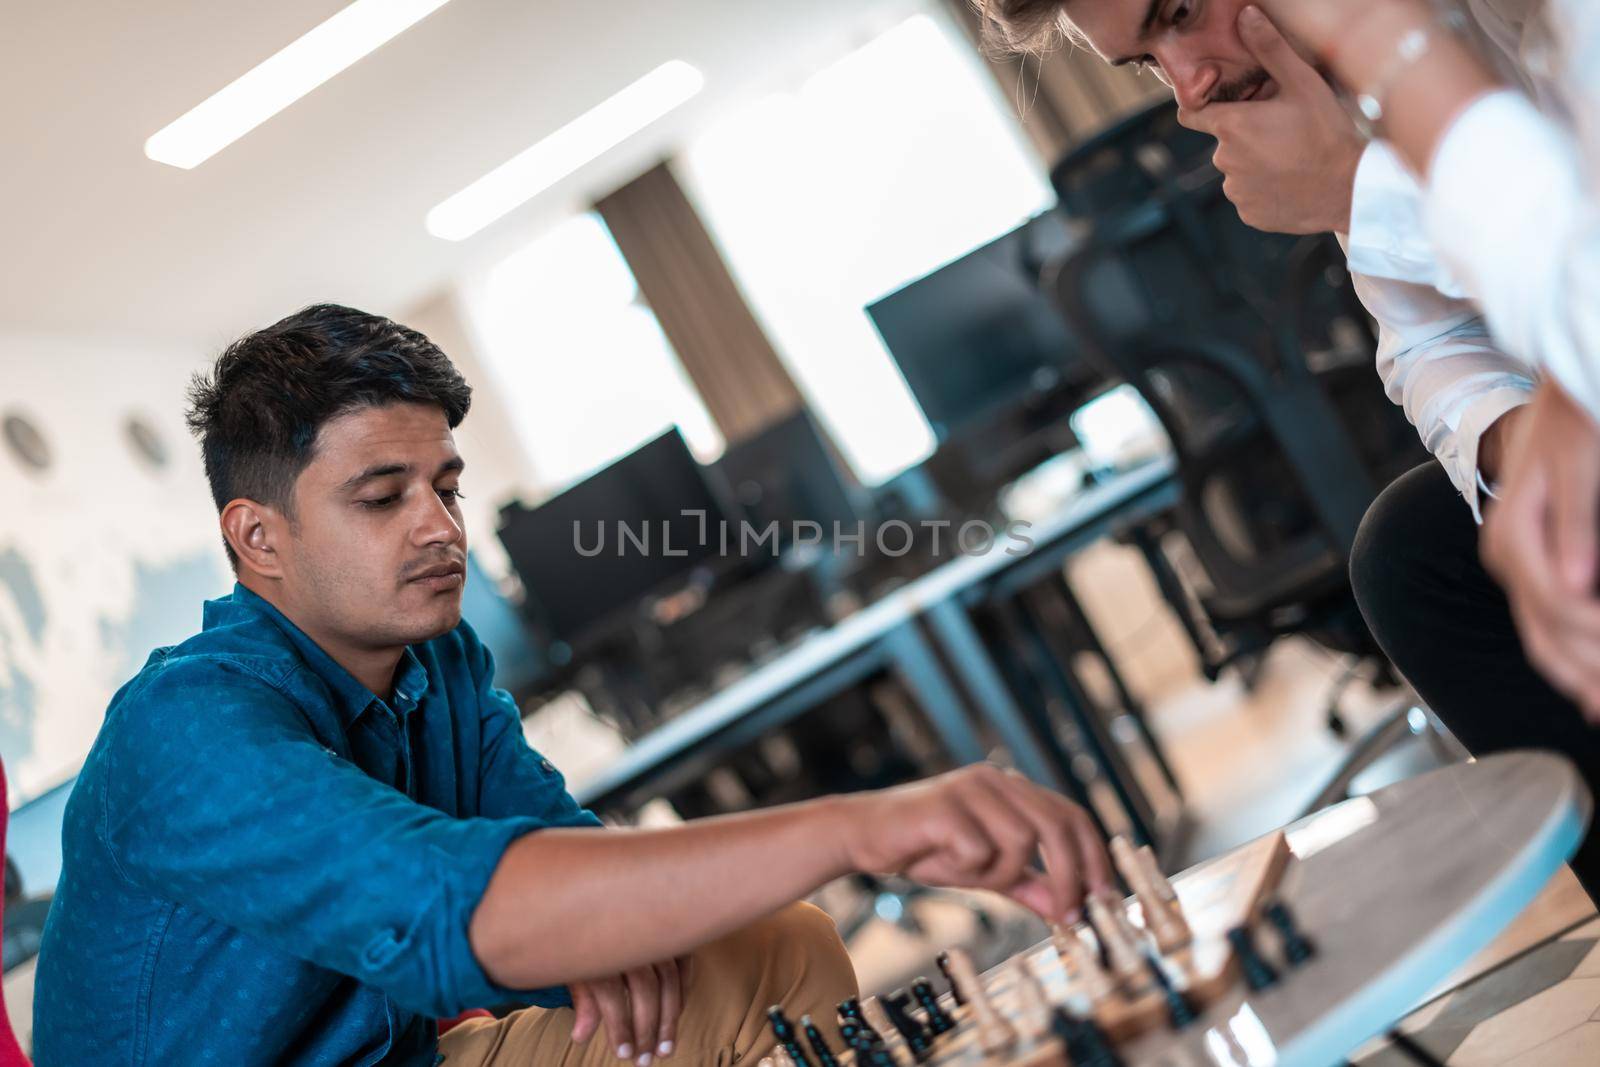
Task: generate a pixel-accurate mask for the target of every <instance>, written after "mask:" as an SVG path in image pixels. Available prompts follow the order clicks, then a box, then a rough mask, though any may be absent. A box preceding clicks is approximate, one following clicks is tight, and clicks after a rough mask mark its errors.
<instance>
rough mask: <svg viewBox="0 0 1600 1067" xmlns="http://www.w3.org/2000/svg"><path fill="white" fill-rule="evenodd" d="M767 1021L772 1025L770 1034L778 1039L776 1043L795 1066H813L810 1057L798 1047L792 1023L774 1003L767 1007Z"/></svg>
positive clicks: (797, 1037)
mask: <svg viewBox="0 0 1600 1067" xmlns="http://www.w3.org/2000/svg"><path fill="white" fill-rule="evenodd" d="M767 1022H768V1023H770V1024H771V1025H772V1036H773V1037H775V1038H777V1039H778V1045H779V1046H780V1047H781V1048H782V1049H783V1051H785V1052H787V1053H788V1054H789V1058H790V1059H791V1060H794V1062H795V1067H813V1065H812V1063H811V1057H809V1056H807V1055H806V1050H805V1049H803V1048H801V1047H800V1036H799V1035H798V1034H796V1033H795V1031H794V1023H792V1022H790V1021H789V1017H788V1016H787V1015H785V1014H784V1013H783V1008H782V1007H780V1006H779V1005H777V1004H774V1005H773V1006H772V1007H770V1008H768V1009H767Z"/></svg>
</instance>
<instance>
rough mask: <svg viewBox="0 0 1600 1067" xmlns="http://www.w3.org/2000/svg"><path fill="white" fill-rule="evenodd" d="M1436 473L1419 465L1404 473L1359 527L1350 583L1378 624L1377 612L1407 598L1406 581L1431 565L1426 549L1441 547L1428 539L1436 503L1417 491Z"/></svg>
mask: <svg viewBox="0 0 1600 1067" xmlns="http://www.w3.org/2000/svg"><path fill="white" fill-rule="evenodd" d="M1432 475H1433V472H1431V471H1426V472H1424V471H1413V472H1412V473H1411V474H1409V475H1403V476H1401V477H1400V478H1399V479H1397V480H1396V481H1395V482H1394V484H1392V485H1390V486H1389V487H1388V488H1386V489H1385V490H1384V491H1383V492H1381V493H1379V494H1378V497H1377V499H1376V500H1374V501H1373V502H1372V506H1371V507H1369V508H1368V509H1367V513H1366V515H1365V516H1363V517H1362V519H1361V526H1360V528H1359V529H1358V530H1357V531H1356V538H1355V543H1354V544H1353V545H1352V546H1351V549H1350V586H1351V588H1352V589H1353V590H1354V591H1355V595H1356V603H1357V604H1359V605H1360V606H1361V611H1362V613H1363V614H1365V615H1366V617H1367V620H1368V622H1369V623H1371V624H1373V625H1374V626H1377V625H1378V622H1377V619H1376V618H1375V616H1377V617H1382V616H1385V615H1387V614H1388V605H1389V604H1390V603H1391V602H1392V601H1394V600H1395V599H1396V598H1397V595H1398V596H1399V597H1400V599H1402V600H1403V599H1405V594H1404V593H1402V587H1403V586H1405V585H1406V584H1408V583H1414V582H1415V581H1416V580H1417V579H1418V578H1419V577H1420V571H1421V569H1422V568H1425V567H1426V566H1427V565H1428V561H1427V560H1426V558H1425V557H1424V555H1423V554H1424V553H1426V552H1427V551H1428V550H1429V549H1430V547H1437V546H1430V545H1428V544H1426V543H1425V542H1428V541H1430V540H1431V538H1429V537H1427V536H1426V534H1425V531H1424V529H1423V528H1424V527H1425V526H1427V525H1428V524H1429V519H1430V518H1431V517H1432V516H1431V515H1429V514H1428V512H1429V511H1430V509H1431V508H1432V507H1434V504H1433V503H1432V502H1431V501H1429V500H1427V499H1424V497H1423V495H1422V494H1419V492H1418V491H1417V489H1418V485H1417V483H1418V482H1421V481H1425V480H1426V479H1428V478H1431V477H1432ZM1458 506H1463V507H1464V505H1458ZM1419 550H1420V551H1419Z"/></svg>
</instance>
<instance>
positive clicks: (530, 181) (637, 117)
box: [427, 59, 705, 241]
mask: <svg viewBox="0 0 1600 1067" xmlns="http://www.w3.org/2000/svg"><path fill="white" fill-rule="evenodd" d="M704 85H705V76H704V75H703V74H701V73H700V72H699V71H698V70H696V69H695V68H694V67H692V66H690V65H689V64H687V63H685V62H683V61H682V60H679V59H674V60H672V61H671V62H668V63H663V64H662V65H661V66H659V67H657V68H656V69H655V70H652V71H651V72H650V73H649V74H646V75H645V76H644V77H642V78H640V79H639V80H638V81H636V82H634V83H633V84H632V85H629V86H628V87H627V88H625V89H622V90H621V91H619V92H618V93H616V94H615V95H614V96H611V97H609V98H608V99H606V100H604V101H602V102H601V103H599V104H596V105H595V106H594V107H592V108H590V109H589V110H588V111H586V112H584V113H583V114H582V115H579V116H578V117H577V118H575V119H573V120H572V121H571V122H569V123H567V124H566V125H565V126H563V127H561V128H560V129H559V130H557V131H556V132H554V133H552V134H551V135H550V136H548V137H546V138H545V139H544V140H542V141H540V142H538V143H537V144H535V145H534V146H533V147H531V148H527V149H524V150H523V151H521V152H519V153H517V154H516V155H514V156H512V157H511V158H510V159H508V160H506V161H505V162H504V163H502V164H500V165H499V166H498V167H496V168H494V170H491V171H490V172H489V173H487V174H485V175H484V176H483V177H481V178H479V179H478V180H477V181H475V182H473V183H472V184H471V185H469V186H467V187H466V188H465V189H463V190H461V191H460V192H459V193H456V194H455V195H454V196H451V197H450V198H448V199H447V200H444V201H442V202H441V203H439V204H438V205H437V206H435V207H434V209H433V210H432V211H429V212H428V217H427V227H428V232H429V233H431V234H433V235H434V236H435V237H441V238H443V239H444V240H446V241H463V240H466V239H467V238H468V237H471V236H472V235H473V234H475V233H477V232H478V231H479V230H481V229H483V228H484V227H485V226H487V225H489V224H490V223H491V222H494V221H495V220H496V219H498V218H500V217H501V216H503V215H505V214H506V213H508V212H510V211H512V210H513V209H515V208H517V207H519V206H520V205H522V204H524V203H526V202H527V201H529V200H531V199H533V198H534V197H535V196H538V195H539V194H540V193H542V192H544V191H545V190H546V189H548V188H550V187H551V186H552V185H554V184H556V182H559V181H560V180H561V179H563V178H565V177H567V176H568V175H569V174H572V173H573V172H574V171H576V170H578V168H580V167H582V166H583V165H584V164H586V163H588V162H589V161H590V160H593V159H596V158H597V157H599V156H601V155H603V154H605V153H606V152H607V151H609V150H610V149H612V148H615V147H616V146H617V145H619V144H621V143H622V142H623V141H626V140H627V139H628V138H629V137H632V136H633V135H634V134H636V133H638V132H639V131H640V130H642V129H644V128H645V127H646V126H649V125H650V124H651V123H652V122H655V121H656V120H657V119H659V118H661V117H662V116H663V115H665V114H667V112H669V111H672V110H673V109H674V108H676V107H678V106H680V105H682V104H683V103H684V102H685V101H687V100H688V99H689V98H690V97H692V96H694V95H695V94H696V93H698V92H699V91H700V89H701V87H702V86H704Z"/></svg>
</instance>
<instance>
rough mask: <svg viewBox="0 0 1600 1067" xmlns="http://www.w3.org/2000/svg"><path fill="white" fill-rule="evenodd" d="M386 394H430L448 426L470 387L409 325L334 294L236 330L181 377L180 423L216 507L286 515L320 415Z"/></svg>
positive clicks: (411, 399)
mask: <svg viewBox="0 0 1600 1067" xmlns="http://www.w3.org/2000/svg"><path fill="white" fill-rule="evenodd" d="M395 403H414V404H432V405H434V406H436V407H438V408H440V409H442V410H443V411H444V415H445V418H446V419H447V420H448V421H449V423H450V426H451V428H452V429H453V428H455V427H456V426H457V425H459V424H460V422H461V420H462V419H463V418H465V417H466V414H467V408H468V407H470V406H471V404H472V387H471V386H469V385H468V384H467V383H466V381H465V380H464V379H463V378H462V377H461V374H460V373H459V372H458V371H457V370H456V368H455V366H454V365H453V364H451V362H450V360H449V358H448V357H447V356H446V355H445V354H444V353H443V352H441V351H440V350H439V348H438V346H437V345H435V344H434V343H433V342H432V341H430V340H428V339H427V338H426V337H424V336H423V335H422V334H420V333H418V332H417V331H416V330H412V329H407V328H406V327H404V326H401V325H400V324H399V323H397V322H394V321H392V320H390V319H386V318H384V317H383V316H381V315H369V314H368V313H366V312H365V311H357V310H356V309H355V308H348V307H341V306H340V305H338V304H315V305H313V306H311V307H308V308H305V309H303V310H301V311H297V312H295V313H294V314H293V315H290V316H289V317H288V318H286V319H283V320H281V321H279V322H276V323H273V324H272V325H271V326H268V327H267V328H266V329H264V330H257V331H256V332H255V333H252V334H249V335H247V336H245V337H241V338H240V339H239V340H237V341H235V342H234V343H233V344H231V345H229V346H228V347H227V349H226V350H225V351H224V352H223V353H222V355H221V356H219V357H217V362H216V364H215V365H214V366H213V367H212V368H211V373H210V374H204V373H201V374H196V375H195V376H194V379H193V381H191V382H190V385H189V414H188V419H189V429H190V431H191V432H193V433H194V435H195V436H196V437H198V438H200V448H201V451H202V452H203V453H204V455H205V464H206V479H207V480H208V481H209V482H210V483H211V498H212V499H213V500H215V501H216V504H217V510H218V511H221V510H222V509H223V507H225V506H226V505H227V503H228V501H230V500H237V499H239V498H241V497H244V498H247V499H250V500H256V501H259V502H261V503H263V504H271V505H273V506H274V507H276V508H278V509H279V510H281V511H283V512H284V513H285V514H287V515H290V516H291V517H292V516H293V490H294V482H295V479H296V478H298V477H299V476H300V472H301V471H303V470H305V468H306V466H307V465H308V464H309V463H310V462H311V459H312V456H313V453H314V450H315V448H316V441H317V433H318V431H319V430H321V429H322V427H323V425H324V424H325V423H327V422H328V421H329V420H330V419H333V418H335V417H337V416H339V415H343V414H345V413H347V412H349V411H353V410H355V409H358V408H365V407H380V406H383V405H386V404H395ZM224 544H225V545H226V541H224ZM227 549H228V561H229V562H230V563H232V564H234V566H235V567H237V566H238V559H237V557H236V556H235V555H234V552H233V547H232V546H231V545H227Z"/></svg>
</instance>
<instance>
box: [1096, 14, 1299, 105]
mask: <svg viewBox="0 0 1600 1067" xmlns="http://www.w3.org/2000/svg"><path fill="white" fill-rule="evenodd" d="M1249 2H1250V0H1067V2H1066V13H1067V17H1068V18H1070V19H1071V20H1072V22H1073V24H1074V25H1076V26H1077V27H1078V29H1079V30H1081V31H1083V34H1084V36H1085V37H1087V38H1088V39H1089V43H1090V44H1091V45H1092V46H1093V47H1094V50H1095V51H1096V52H1098V53H1099V54H1100V56H1101V57H1102V58H1104V59H1105V60H1106V61H1107V62H1109V63H1111V64H1112V65H1114V66H1124V65H1128V64H1142V65H1144V66H1148V67H1151V68H1152V69H1153V70H1154V72H1155V74H1156V76H1157V77H1159V78H1160V79H1161V80H1162V81H1164V82H1166V83H1167V84H1168V85H1169V86H1171V87H1172V91H1173V94H1174V95H1175V96H1176V97H1177V98H1178V104H1179V105H1180V106H1182V107H1184V108H1185V109H1188V110H1191V111H1192V110H1198V109H1199V108H1202V107H1204V106H1205V105H1206V104H1209V103H1213V102H1214V103H1219V104H1225V103H1234V102H1237V101H1240V100H1255V99H1263V100H1264V99H1268V98H1270V97H1271V96H1272V95H1273V94H1274V93H1276V92H1277V89H1278V87H1277V84H1276V83H1274V82H1273V81H1272V79H1270V78H1269V77H1267V72H1266V71H1265V70H1263V69H1262V67H1261V64H1260V63H1259V62H1257V60H1256V58H1255V57H1254V56H1253V55H1251V54H1250V50H1249V49H1248V48H1246V47H1245V45H1244V42H1243V41H1241V40H1240V39H1239V31H1238V22H1239V12H1240V11H1242V10H1243V9H1244V8H1245V6H1246V5H1247V4H1248V3H1249Z"/></svg>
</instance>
